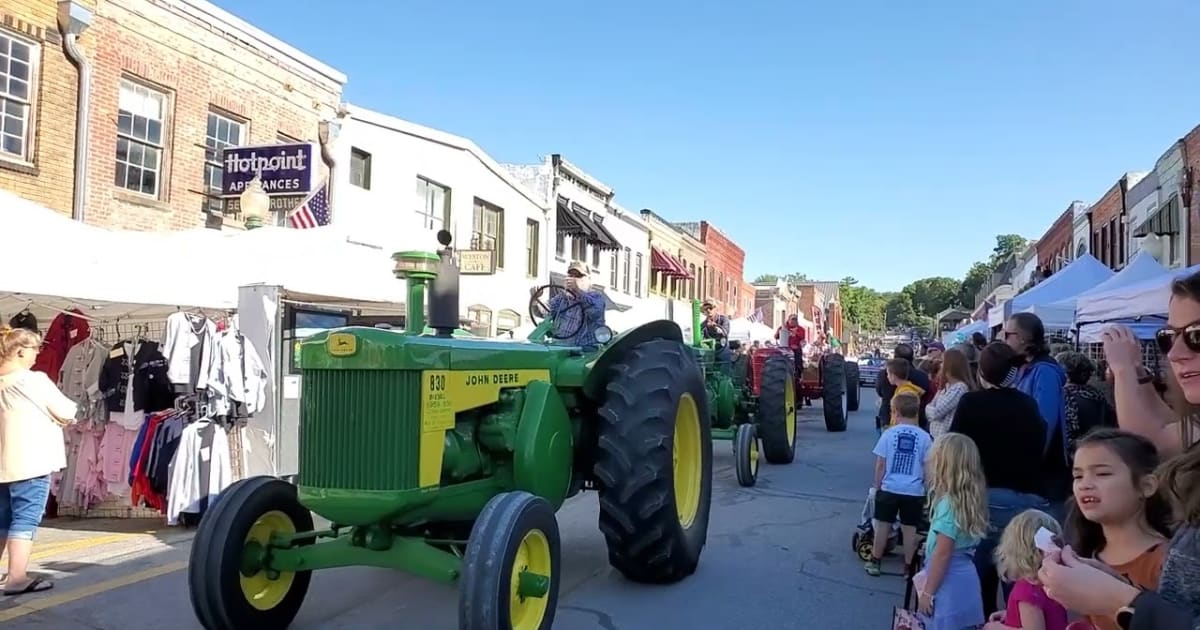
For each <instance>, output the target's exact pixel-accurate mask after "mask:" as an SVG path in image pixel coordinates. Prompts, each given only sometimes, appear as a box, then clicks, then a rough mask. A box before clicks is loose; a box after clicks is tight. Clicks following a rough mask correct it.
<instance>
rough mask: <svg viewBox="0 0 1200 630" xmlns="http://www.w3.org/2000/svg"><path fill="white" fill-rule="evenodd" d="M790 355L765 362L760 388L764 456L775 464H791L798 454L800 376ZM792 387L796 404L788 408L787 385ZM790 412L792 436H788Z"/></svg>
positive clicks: (759, 421) (757, 417) (759, 417)
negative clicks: (798, 376) (797, 382)
mask: <svg viewBox="0 0 1200 630" xmlns="http://www.w3.org/2000/svg"><path fill="white" fill-rule="evenodd" d="M794 370H795V368H794V367H793V363H792V362H791V361H789V360H788V358H787V357H783V356H779V357H771V358H769V359H767V362H766V363H765V364H764V365H763V369H762V385H760V386H759V388H758V413H757V414H756V415H755V421H756V422H755V424H757V425H758V436H759V438H761V439H762V449H763V456H764V457H765V458H766V460H767V461H768V462H770V463H772V464H790V463H792V460H793V459H795V458H796V435H798V433H799V432H798V431H797V429H796V426H795V423H796V406H795V405H796V392H795V387H796V376H795V371H794ZM789 387H790V388H792V408H791V409H788V408H787V388H789ZM788 414H791V422H792V437H791V438H790V439H789V438H788V431H787V427H788V421H789V420H788Z"/></svg>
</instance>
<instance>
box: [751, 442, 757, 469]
mask: <svg viewBox="0 0 1200 630" xmlns="http://www.w3.org/2000/svg"><path fill="white" fill-rule="evenodd" d="M750 472H752V473H754V474H756V475H757V474H758V439H757V438H756V439H753V440H750Z"/></svg>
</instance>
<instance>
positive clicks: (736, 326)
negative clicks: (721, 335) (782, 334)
mask: <svg viewBox="0 0 1200 630" xmlns="http://www.w3.org/2000/svg"><path fill="white" fill-rule="evenodd" d="M729 338H730V339H734V340H737V341H767V340H769V339H774V338H775V331H773V330H771V327H770V326H768V325H766V324H764V323H762V322H754V321H750V320H749V319H747V318H745V317H739V318H738V319H731V320H729Z"/></svg>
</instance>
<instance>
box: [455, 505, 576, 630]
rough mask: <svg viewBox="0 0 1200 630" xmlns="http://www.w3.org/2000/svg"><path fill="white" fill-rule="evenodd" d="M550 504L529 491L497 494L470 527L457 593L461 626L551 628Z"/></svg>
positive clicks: (554, 588)
mask: <svg viewBox="0 0 1200 630" xmlns="http://www.w3.org/2000/svg"><path fill="white" fill-rule="evenodd" d="M561 562H562V541H561V539H560V538H559V534H558V521H556V520H555V519H554V508H552V507H550V504H549V503H547V502H546V500H545V499H541V498H539V497H536V496H534V495H532V494H530V493H528V492H505V493H504V494H499V495H496V496H494V497H492V499H491V500H490V501H488V502H487V505H485V506H484V507H483V512H481V513H480V514H479V518H478V519H476V520H475V526H474V527H472V528H471V537H470V538H469V539H468V542H467V552H466V554H465V555H464V556H463V574H462V585H461V587H460V589H459V592H458V627H459V628H461V629H462V630H495V629H496V628H511V629H512V630H550V628H551V627H552V626H553V625H554V613H555V611H556V609H557V607H558V588H559V585H560V584H561V583H562V579H561V573H560V565H561Z"/></svg>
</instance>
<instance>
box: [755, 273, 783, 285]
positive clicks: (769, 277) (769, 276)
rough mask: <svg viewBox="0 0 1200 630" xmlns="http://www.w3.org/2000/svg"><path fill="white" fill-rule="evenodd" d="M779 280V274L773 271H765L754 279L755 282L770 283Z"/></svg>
mask: <svg viewBox="0 0 1200 630" xmlns="http://www.w3.org/2000/svg"><path fill="white" fill-rule="evenodd" d="M778 281H779V276H777V275H775V274H773V273H764V274H762V275H760V276H759V277H757V278H755V279H754V282H756V283H761V284H770V283H772V282H778Z"/></svg>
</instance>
